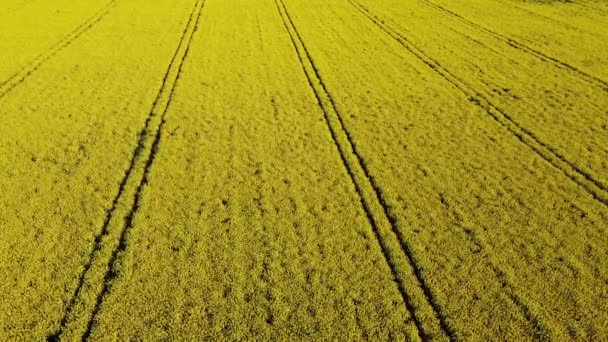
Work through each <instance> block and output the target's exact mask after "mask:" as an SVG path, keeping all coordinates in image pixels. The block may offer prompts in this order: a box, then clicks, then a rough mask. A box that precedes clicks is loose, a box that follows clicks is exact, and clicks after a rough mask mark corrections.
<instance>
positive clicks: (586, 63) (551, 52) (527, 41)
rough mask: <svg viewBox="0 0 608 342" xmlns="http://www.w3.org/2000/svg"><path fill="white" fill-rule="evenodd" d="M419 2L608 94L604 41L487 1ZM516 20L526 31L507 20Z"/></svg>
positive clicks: (607, 60) (435, 0) (607, 47)
mask: <svg viewBox="0 0 608 342" xmlns="http://www.w3.org/2000/svg"><path fill="white" fill-rule="evenodd" d="M419 1H420V2H421V3H423V4H425V5H428V6H430V7H432V8H434V9H436V10H437V11H439V12H443V13H446V14H449V15H451V16H454V17H455V18H458V19H459V20H461V21H462V22H464V23H466V24H468V25H471V26H473V27H475V28H477V29H478V30H480V31H483V32H487V33H489V34H491V35H493V36H494V37H496V38H497V39H501V40H504V41H506V42H508V43H509V44H510V45H511V46H513V47H514V48H517V49H520V50H522V51H524V52H526V53H528V54H531V55H533V56H536V57H538V58H540V59H544V60H546V61H547V62H552V63H555V64H556V65H558V66H560V67H563V68H565V69H568V70H571V71H574V72H576V73H578V74H579V75H580V76H581V77H582V78H584V79H586V80H587V81H589V82H592V83H595V84H598V85H600V86H602V87H603V88H604V90H605V91H608V71H606V69H605V68H604V65H606V63H607V62H608V55H607V54H606V51H608V42H607V40H606V39H605V38H604V37H601V36H596V37H593V36H590V35H587V34H584V33H581V32H578V31H573V30H568V29H566V28H561V27H559V26H557V25H555V24H554V23H546V22H543V21H542V20H541V21H538V20H534V16H531V15H529V14H528V15H523V16H522V15H521V14H520V15H519V16H518V15H517V14H515V13H513V9H512V8H509V7H508V6H500V7H497V6H496V5H495V4H494V5H493V4H491V3H488V2H486V1H484V0H476V1H471V2H468V3H457V4H455V3H453V2H450V3H446V2H445V1H444V0H433V1H431V0H419ZM497 8H499V10H498V11H497V10H496V9H497ZM467 12H468V13H477V14H478V16H477V17H476V18H475V19H474V20H471V19H470V17H467V15H466V14H465V15H463V14H462V13H467ZM513 17H516V18H517V17H520V18H521V19H522V20H521V21H520V23H522V24H524V23H525V27H523V28H519V27H520V25H513V23H512V21H510V20H509V19H508V18H513ZM549 33H550V34H549Z"/></svg>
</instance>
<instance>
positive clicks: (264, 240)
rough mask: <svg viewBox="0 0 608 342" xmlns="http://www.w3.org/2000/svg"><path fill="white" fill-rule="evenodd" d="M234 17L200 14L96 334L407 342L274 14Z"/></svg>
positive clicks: (245, 8) (268, 6)
mask: <svg viewBox="0 0 608 342" xmlns="http://www.w3.org/2000/svg"><path fill="white" fill-rule="evenodd" d="M239 4H240V6H235V5H232V4H230V7H231V8H233V9H234V10H233V11H231V13H227V12H225V11H224V8H225V7H224V6H226V4H225V2H219V1H213V0H211V1H210V0H208V1H207V4H206V5H205V15H204V19H203V20H204V25H201V27H200V29H199V33H197V37H196V39H195V42H194V44H193V46H192V51H191V57H190V58H189V59H188V60H187V61H186V65H185V67H184V76H183V77H182V78H181V79H180V83H179V84H178V88H177V92H176V97H175V101H174V102H173V105H172V106H171V107H170V108H169V112H168V113H167V119H166V126H165V129H164V131H163V133H162V137H161V142H160V144H159V149H158V155H157V158H156V161H155V163H154V165H153V167H152V169H151V172H150V177H149V181H148V183H147V186H146V187H145V188H144V189H143V191H142V201H141V206H140V207H139V210H138V211H137V213H136V216H135V219H134V226H133V228H132V229H131V230H130V232H129V233H128V234H127V248H126V249H125V252H124V254H123V255H122V256H121V257H119V262H118V265H119V267H118V268H117V270H118V273H119V276H118V277H117V278H116V281H115V282H113V283H112V286H111V288H110V290H109V292H108V296H106V300H104V303H103V305H102V307H101V310H100V311H99V314H98V320H97V324H96V325H95V326H94V328H93V330H92V335H91V337H92V338H96V337H99V336H105V335H107V334H110V333H112V332H114V333H116V335H114V336H116V338H119V339H124V338H127V339H128V338H129V337H131V336H135V335H133V334H135V333H138V332H141V331H145V333H144V336H147V337H150V338H153V337H157V338H160V337H164V338H173V337H176V336H186V337H189V338H202V337H206V338H221V337H224V338H236V339H239V338H243V337H245V336H251V334H255V336H259V338H271V339H284V338H312V339H314V338H317V337H322V336H326V337H330V336H349V337H351V338H353V339H362V338H388V336H393V338H396V339H417V338H418V335H419V332H418V331H417V328H416V323H415V320H414V318H413V317H412V316H411V315H410V313H409V312H408V310H407V308H406V304H405V303H404V299H403V298H402V297H401V295H400V291H399V283H398V282H396V280H393V276H392V275H391V269H390V267H389V265H388V264H387V262H386V260H384V258H383V254H382V248H381V247H380V246H379V245H378V243H377V242H376V240H375V236H374V231H373V227H372V225H371V224H370V222H369V221H368V218H367V216H366V212H365V210H364V209H363V207H362V206H361V199H360V198H359V197H358V195H357V192H356V189H355V188H353V186H354V185H353V183H352V181H351V180H349V176H348V169H347V168H346V167H345V165H344V161H343V160H342V158H341V156H340V153H339V146H337V145H336V144H335V141H334V140H333V139H334V138H332V134H331V132H330V131H329V130H328V127H327V123H326V121H325V119H324V113H323V111H322V109H321V108H320V107H319V102H318V101H326V100H319V99H317V98H316V97H315V93H314V91H313V89H310V84H309V81H308V80H307V75H308V74H307V73H305V72H302V66H301V65H299V61H298V58H297V56H298V55H297V54H296V52H295V51H294V46H293V44H292V43H291V42H290V36H289V32H286V31H285V28H284V23H283V21H282V19H281V16H280V14H279V12H278V11H277V8H276V4H275V3H274V2H273V1H264V2H259V1H255V2H254V1H250V2H242V1H241V2H239ZM235 13H237V14H238V15H235ZM237 18H238V19H237ZM235 20H239V22H240V23H241V24H242V25H244V26H243V27H247V29H245V30H243V31H239V32H235V31H233V30H232V27H233V25H234V24H235ZM227 42H228V44H227ZM226 55H230V56H231V58H233V60H232V63H225V60H223V59H222V58H218V57H219V56H226ZM261 56H266V58H261ZM285 57H287V58H285ZM193 68H196V69H193ZM193 70H197V71H198V72H193ZM294 71H297V72H294ZM309 71H310V70H309ZM309 76H310V75H309ZM287 84H289V85H290V86H289V87H285V85H287ZM210 89H213V91H209V90H210ZM239 89H247V91H246V92H244V93H241V92H239V91H238V90H239ZM225 99H231V101H226V100H225ZM235 102H236V103H238V105H235ZM246 141H255V143H249V144H248V143H245V142H246ZM311 150H312V151H315V153H313V154H311V153H309V152H306V151H311ZM176 151H183V152H184V153H176ZM169 169H171V172H167V170H169ZM313 184H315V185H314V186H313ZM167 189H180V195H179V196H176V197H173V196H166V195H163V194H166V193H167V192H166V190H167ZM306 189H310V190H306ZM313 189H318V190H314V191H313ZM338 198H340V204H339V205H336V204H337V203H338V202H336V199H338ZM332 213H340V215H339V216H340V217H342V218H345V219H338V216H336V215H333V214H332ZM167 220H169V221H170V222H171V224H170V226H166V224H167V222H169V221H167ZM400 260H401V259H397V260H396V261H400ZM406 262H407V261H406ZM191 265H196V267H191ZM403 266H406V267H407V264H405V265H401V266H400V267H403ZM405 269H407V268H405ZM170 279H180V281H179V282H178V283H176V282H173V281H170ZM182 282H185V283H182ZM186 284H188V285H186ZM159 289H163V290H162V291H163V292H164V293H167V294H168V295H167V296H163V297H156V296H155V295H154V293H155V292H156V291H158V290H159ZM165 291H166V292H165ZM336 291H337V292H336ZM329 293H334V294H335V295H332V296H328V294H329ZM126 298H128V300H129V301H131V302H130V303H131V304H129V305H127V306H128V307H129V308H130V309H129V310H127V311H125V310H124V309H125V305H124V304H125V303H124V301H125V299H126ZM144 302H145V303H147V304H146V306H147V307H148V309H144V307H142V306H140V305H139V304H135V303H144ZM225 303H240V304H239V305H236V306H231V305H225ZM125 317H131V318H130V320H129V321H130V322H129V324H128V325H125V324H126V323H127V321H126V320H125ZM379 317H383V320H382V323H380V324H377V323H375V322H380V321H376V320H375V319H376V318H379ZM169 322H173V323H175V324H169Z"/></svg>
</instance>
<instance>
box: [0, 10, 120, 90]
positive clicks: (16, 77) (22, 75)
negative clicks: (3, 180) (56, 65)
mask: <svg viewBox="0 0 608 342" xmlns="http://www.w3.org/2000/svg"><path fill="white" fill-rule="evenodd" d="M117 2H118V0H111V1H110V2H108V3H107V4H106V5H105V6H103V7H102V8H101V10H100V11H99V12H97V13H96V14H94V15H93V16H92V17H90V18H89V19H87V20H85V21H84V23H82V24H80V25H79V26H78V27H77V28H76V29H75V30H73V31H72V32H70V33H68V34H67V35H66V36H64V37H63V38H62V39H61V40H59V41H58V42H57V43H56V44H55V45H53V46H52V47H51V48H50V49H49V50H47V51H45V52H43V53H40V54H39V55H38V56H36V57H34V59H32V60H31V61H30V62H28V63H27V64H26V65H24V66H22V67H21V68H20V70H19V71H17V72H16V73H14V74H13V75H11V76H10V77H9V78H8V79H6V80H4V81H2V82H1V83H0V99H1V98H3V97H4V96H6V94H8V93H9V92H10V91H11V90H13V89H14V88H15V87H17V86H18V85H19V84H21V83H23V82H24V81H25V80H26V79H27V78H28V77H29V76H30V75H32V74H33V73H34V72H36V71H37V70H38V69H39V68H40V67H41V66H42V65H43V64H44V63H45V62H47V61H48V60H50V59H51V58H53V57H54V56H55V55H57V54H58V53H59V52H61V51H62V50H63V49H65V48H66V47H68V46H69V45H70V44H72V43H73V42H74V41H75V40H76V39H78V38H79V37H80V36H82V35H83V34H84V33H86V32H87V31H89V30H90V29H91V28H92V27H93V26H95V24H97V23H98V22H100V21H101V20H102V19H103V18H104V17H105V16H106V15H107V14H108V13H109V12H110V10H111V9H112V8H113V7H114V6H116V3H117Z"/></svg>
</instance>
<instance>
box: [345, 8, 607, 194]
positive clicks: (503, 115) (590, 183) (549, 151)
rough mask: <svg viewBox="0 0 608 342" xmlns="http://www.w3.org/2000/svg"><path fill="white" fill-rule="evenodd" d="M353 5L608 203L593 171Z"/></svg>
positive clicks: (546, 159)
mask: <svg viewBox="0 0 608 342" xmlns="http://www.w3.org/2000/svg"><path fill="white" fill-rule="evenodd" d="M348 1H349V2H350V3H351V5H352V6H353V7H355V8H356V9H357V10H358V11H359V12H361V13H362V14H363V15H364V16H366V17H367V18H368V19H369V20H371V21H372V22H373V23H374V24H375V25H376V26H377V27H378V28H379V29H380V30H382V31H383V32H384V33H386V34H387V35H389V36H390V37H391V38H393V39H394V40H395V41H397V42H398V43H399V44H400V45H401V46H403V47H404V48H405V49H406V50H407V51H408V52H409V53H411V54H412V55H414V56H415V57H416V58H418V59H419V60H420V61H421V62H422V63H424V64H426V65H427V66H428V67H430V68H431V69H432V70H433V71H435V73H437V74H438V75H439V76H441V77H442V78H443V79H444V80H446V81H447V82H449V83H450V84H451V85H452V86H454V87H455V88H456V89H458V90H460V91H461V92H462V93H464V95H465V96H467V98H468V99H469V101H471V102H473V103H474V104H476V105H477V106H478V107H480V108H481V109H483V110H484V111H485V112H486V113H487V114H488V115H489V116H490V117H492V118H493V119H494V120H495V121H496V122H497V123H499V124H500V125H501V126H503V127H504V128H505V129H506V130H507V131H508V132H510V133H511V134H512V135H514V136H515V137H516V138H517V139H518V140H519V141H521V142H522V143H523V144H524V145H526V146H527V147H528V148H530V149H531V150H533V151H534V152H536V154H538V155H539V156H540V157H541V158H543V159H544V160H545V161H547V162H548V163H550V164H551V165H552V166H553V167H555V168H557V169H558V170H560V171H561V172H562V173H563V174H565V175H566V176H567V177H568V178H570V179H571V180H572V181H574V182H575V183H577V184H578V185H579V186H581V187H582V188H583V189H585V190H586V191H587V193H589V194H590V195H591V196H592V197H593V198H594V199H596V200H597V201H599V202H601V203H603V204H604V205H606V206H608V187H606V186H605V185H604V184H603V183H602V182H601V181H599V180H597V179H595V177H593V176H592V175H591V174H589V173H588V172H586V171H585V170H583V169H582V168H581V167H579V166H578V165H576V164H575V163H573V162H570V161H569V160H568V159H567V158H566V157H565V156H563V155H562V154H561V153H559V152H558V151H556V149H555V148H553V147H552V146H550V145H549V144H547V143H545V142H543V141H542V140H541V139H540V138H538V137H537V136H536V135H535V134H534V133H533V132H531V131H530V130H529V129H527V128H525V127H523V126H522V125H520V124H519V123H517V121H516V120H514V119H513V118H512V116H511V115H510V114H509V113H507V112H505V111H504V110H502V109H501V108H499V107H498V106H497V105H495V104H494V103H493V102H492V101H491V100H490V99H488V97H487V96H485V95H484V94H482V93H481V92H479V91H478V90H476V89H474V87H472V86H470V85H469V84H468V83H467V82H465V81H464V80H462V79H460V78H459V77H457V76H456V75H454V74H453V73H452V72H451V71H449V70H448V69H446V68H445V67H444V66H442V65H441V64H440V63H439V62H438V61H437V60H435V59H433V58H432V57H431V56H429V55H428V54H427V53H426V52H424V51H423V50H422V49H420V48H418V47H417V46H416V45H415V44H413V43H412V41H411V40H409V39H407V37H405V36H403V35H402V34H401V33H399V32H398V31H397V30H395V29H394V28H392V27H390V26H389V25H387V24H386V23H385V22H384V21H383V20H381V19H380V18H378V17H377V16H375V15H374V14H372V13H371V12H370V11H369V9H367V8H366V7H365V6H363V5H362V4H361V3H359V2H357V1H356V0H348Z"/></svg>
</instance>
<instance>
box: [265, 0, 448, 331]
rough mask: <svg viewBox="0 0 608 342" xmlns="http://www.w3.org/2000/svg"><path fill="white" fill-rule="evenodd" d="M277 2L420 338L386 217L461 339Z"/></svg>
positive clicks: (427, 292)
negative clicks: (378, 211)
mask: <svg viewBox="0 0 608 342" xmlns="http://www.w3.org/2000/svg"><path fill="white" fill-rule="evenodd" d="M275 3H276V4H277V9H278V11H279V13H280V15H281V18H282V19H283V24H284V25H285V29H286V30H287V32H288V34H289V36H290V39H291V41H292V44H293V47H294V50H295V53H296V55H297V56H298V60H299V62H300V64H301V66H302V69H303V71H304V73H305V75H306V78H307V80H308V82H309V86H310V88H311V89H312V91H313V92H314V95H315V97H316V99H317V102H318V103H319V106H320V107H321V109H322V111H323V113H324V119H325V123H326V125H327V127H328V129H329V131H330V134H331V137H332V139H333V142H334V144H335V145H336V148H337V149H338V151H339V153H340V157H341V159H342V163H343V165H344V167H345V169H346V171H347V173H348V175H349V176H350V178H351V181H352V183H353V185H354V187H355V190H356V192H357V194H358V196H359V199H360V202H361V205H362V207H363V209H364V211H365V214H366V216H367V219H368V221H369V223H370V225H371V226H372V229H373V232H374V235H375V237H376V240H377V242H378V244H379V245H380V248H381V250H382V254H383V256H384V258H385V260H386V262H387V263H388V265H389V267H390V269H391V272H392V275H393V277H394V279H395V280H396V283H397V286H398V288H399V292H400V293H401V296H402V298H403V300H404V303H405V305H406V308H407V310H408V311H409V312H410V313H411V315H412V317H413V320H414V323H415V324H416V327H417V329H418V332H419V336H420V338H421V339H423V340H427V339H429V338H430V337H429V334H428V333H427V331H426V329H425V327H424V324H423V323H422V321H421V319H420V318H419V317H417V315H416V309H415V305H414V303H413V300H412V298H411V296H410V295H409V294H408V290H407V288H406V286H405V284H404V283H403V280H402V279H400V276H399V272H398V270H397V266H396V264H395V262H394V260H393V259H394V256H392V252H391V249H390V248H389V247H388V245H387V243H386V241H385V238H384V237H383V234H382V233H381V232H380V229H379V225H380V224H381V223H380V221H384V220H385V221H388V222H389V224H390V227H391V233H392V234H394V236H395V237H397V240H398V242H399V246H400V248H401V251H402V252H403V253H404V254H405V256H406V257H407V260H408V262H409V264H410V266H411V268H412V272H413V273H414V275H415V277H416V280H417V282H418V285H419V287H420V288H421V290H422V292H423V293H424V296H425V299H426V302H427V304H428V305H429V306H430V307H431V308H432V310H433V312H434V314H435V316H436V318H437V320H438V322H439V325H440V328H441V330H442V332H443V333H444V334H445V335H446V336H447V337H448V338H449V339H450V340H458V336H457V333H456V331H455V330H454V328H453V327H452V325H451V324H450V323H449V321H448V319H447V317H446V315H445V313H444V309H443V308H442V307H441V305H440V304H439V303H438V301H437V300H436V298H435V295H434V293H433V291H432V289H431V288H430V286H429V285H428V283H427V281H426V279H425V277H424V275H423V273H422V268H421V266H420V265H419V264H418V262H417V259H416V257H415V256H414V253H413V251H412V248H411V247H410V245H409V243H408V242H407V240H406V239H405V237H404V236H403V234H402V233H401V230H400V229H399V227H398V223H397V219H396V217H395V216H394V215H393V214H392V213H391V211H390V209H389V205H388V203H387V200H386V198H385V195H384V194H383V192H382V189H381V188H380V186H379V185H378V184H377V182H376V181H375V180H374V178H373V176H372V175H371V173H370V170H369V168H368V166H367V164H366V163H365V161H364V158H363V157H362V156H361V154H360V153H359V152H358V149H357V145H356V143H355V141H354V139H353V137H352V135H351V133H350V131H349V130H348V128H347V127H346V125H345V123H344V121H343V119H342V116H341V114H340V111H339V110H338V109H337V106H336V104H335V101H334V99H333V97H332V95H331V94H330V92H329V91H328V89H327V86H326V85H325V83H324V81H323V79H322V77H321V76H320V74H319V71H318V68H317V66H316V65H315V63H314V60H313V58H312V57H311V54H310V52H309V51H308V49H307V47H306V45H305V43H304V40H303V39H302V37H301V35H300V33H299V32H298V30H297V28H296V26H295V24H294V22H293V20H292V18H291V17H290V15H289V12H288V11H287V8H286V6H285V4H284V3H283V1H282V0H275ZM307 65H309V67H307ZM323 99H327V101H324V100H323ZM341 136H343V137H344V138H340V137H341ZM356 174H363V175H364V177H363V179H360V177H357V176H356ZM364 188H371V189H372V191H373V193H374V195H375V198H368V197H367V196H366V195H365V191H364V190H363V189H364ZM374 205H380V206H381V207H382V210H383V213H382V214H383V217H380V218H379V217H376V215H374V214H373V210H372V209H371V207H372V206H374Z"/></svg>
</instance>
